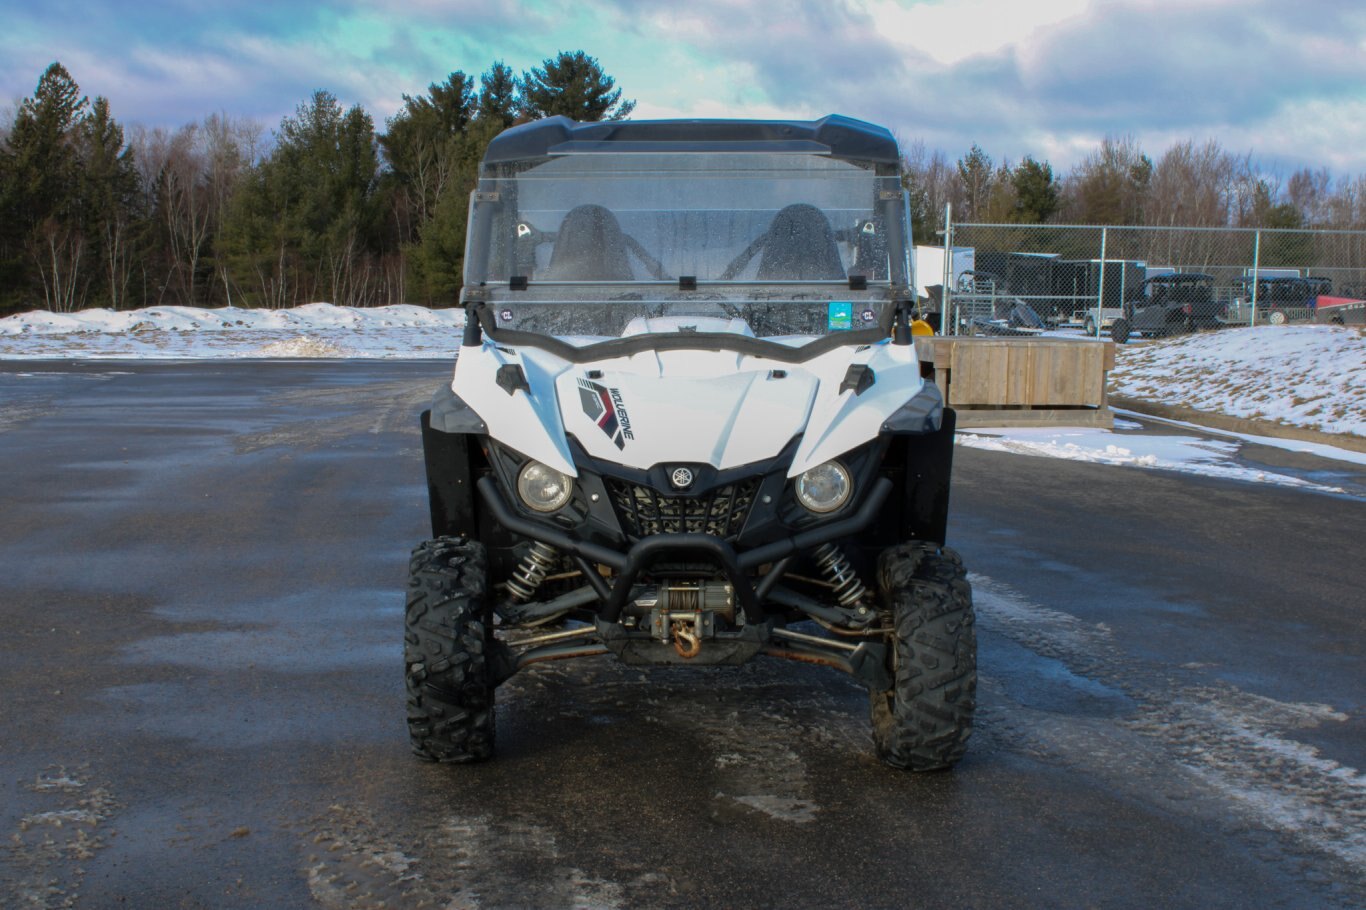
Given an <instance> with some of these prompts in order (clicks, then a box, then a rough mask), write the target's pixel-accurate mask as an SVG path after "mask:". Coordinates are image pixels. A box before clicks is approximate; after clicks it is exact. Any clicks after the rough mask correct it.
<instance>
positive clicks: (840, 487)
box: [796, 461, 854, 513]
mask: <svg viewBox="0 0 1366 910" xmlns="http://www.w3.org/2000/svg"><path fill="white" fill-rule="evenodd" d="M853 486H854V485H853V483H852V482H850V480H849V471H848V470H846V469H845V467H844V465H842V464H840V463H839V462H838V461H827V462H826V463H825V464H823V465H817V466H816V467H814V468H812V469H811V470H809V471H806V472H804V473H802V474H801V475H800V476H799V477H798V478H797V487H796V489H797V501H798V502H800V503H801V504H802V505H804V506H806V507H807V508H808V509H810V510H811V511H812V512H821V513H824V512H833V511H835V510H836V509H838V508H839V507H840V506H842V505H844V504H845V503H846V502H848V501H849V493H850V491H851V490H852V489H853Z"/></svg>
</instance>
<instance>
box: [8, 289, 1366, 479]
mask: <svg viewBox="0 0 1366 910" xmlns="http://www.w3.org/2000/svg"><path fill="white" fill-rule="evenodd" d="M463 325H464V314H463V313H462V312H461V311H459V310H453V309H452V310H429V309H426V308H424V307H416V306H388V307H377V308H374V309H354V308H350V307H337V306H332V305H331V304H326V303H314V304H309V305H308V306H303V307H298V308H297V309H292V310H245V309H238V308H233V307H227V308H222V309H215V310H204V309H193V308H189V307H153V308H149V309H144V310H133V311H129V312H117V313H116V312H113V311H110V310H84V311H81V312H79V313H71V314H57V313H45V312H33V313H23V314H20V315H17V316H9V317H6V318H4V319H0V358H3V359H63V360H65V359H82V358H110V359H125V360H127V359H133V360H148V359H161V360H167V359H173V360H178V359H205V358H244V359H245V358H270V359H300V358H395V359H400V358H401V359H413V358H416V359H438V360H446V359H450V358H453V357H454V356H455V352H456V349H457V348H458V346H459V344H460V328H461V326H463ZM1111 391H1112V392H1114V393H1115V394H1119V395H1124V396H1128V397H1131V398H1136V399H1143V400H1148V401H1155V402H1161V403H1164V404H1172V405H1184V406H1186V407H1191V408H1195V409H1197V410H1203V411H1211V412H1216V413H1222V414H1228V415H1232V416H1235V417H1255V418H1260V419H1263V420H1268V421H1273V422H1280V423H1284V424H1289V425H1293V426H1300V427H1309V428H1312V429H1317V430H1322V431H1324V432H1328V433H1343V434H1353V435H1356V436H1366V333H1363V331H1362V330H1361V329H1358V328H1350V327H1349V328H1342V327H1336V326H1266V327H1258V328H1238V329H1226V330H1223V331H1219V332H1207V333H1201V334H1198V335H1192V336H1186V337H1181V338H1175V339H1169V340H1162V341H1153V342H1145V343H1140V344H1129V345H1125V346H1123V347H1121V348H1120V349H1119V351H1118V355H1117V365H1116V369H1115V370H1114V372H1113V373H1112V374H1111ZM1138 426H1139V425H1138V424H1128V423H1126V422H1123V421H1121V422H1119V423H1117V425H1116V430H1117V432H1113V433H1112V432H1107V431H1103V430H1082V429H1071V428H1048V429H1037V430H1032V429H1018V428H1012V429H975V430H973V431H972V432H970V433H963V434H960V437H959V444H960V445H967V446H973V447H977V448H983V449H993V450H997V451H1006V452H1016V453H1020V454H1028V455H1041V456H1047V457H1053V458H1068V459H1074V460H1084V461H1092V462H1099V463H1105V464H1114V465H1124V466H1129V467H1137V468H1150V469H1161V470H1177V471H1185V472H1189V473H1196V474H1203V475H1206V476H1218V477H1230V478H1237V479H1241V480H1248V481H1254V482H1262V483H1274V484H1280V485H1285V486H1294V487H1301V488H1306V489H1315V490H1320V491H1323V492H1341V491H1340V490H1338V489H1337V488H1335V487H1332V486H1326V485H1323V484H1318V483H1314V482H1312V481H1309V480H1306V479H1302V478H1297V477H1292V476H1289V475H1285V474H1277V473H1273V472H1269V471H1264V470H1255V469H1250V468H1246V467H1242V466H1239V465H1238V464H1236V463H1235V457H1236V455H1237V453H1238V451H1239V449H1240V448H1241V446H1242V444H1243V443H1244V442H1249V441H1256V442H1261V443H1264V444H1271V445H1279V446H1282V447H1284V448H1288V449H1292V450H1294V451H1305V452H1312V453H1314V454H1319V455H1327V456H1329V457H1336V458H1340V459H1342V460H1345V461H1351V462H1354V463H1357V464H1362V463H1366V457H1363V456H1361V455H1359V454H1357V453H1353V452H1348V451H1345V450H1341V449H1333V448H1330V447H1327V446H1317V447H1316V446H1313V445H1311V444H1307V443H1291V442H1287V441H1285V440H1268V439H1262V438H1257V439H1255V440H1254V439H1252V438H1250V437H1241V438H1240V437H1238V436H1237V434H1221V436H1222V438H1221V439H1219V440H1211V439H1208V438H1202V435H1191V436H1172V435H1167V434H1163V435H1142V434H1136V433H1134V432H1131V431H1132V430H1133V429H1135V428H1137V427H1138ZM1200 432H1201V434H1204V433H1205V432H1206V431H1203V430H1201V431H1200Z"/></svg>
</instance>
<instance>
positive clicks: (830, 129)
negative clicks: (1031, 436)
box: [405, 116, 976, 770]
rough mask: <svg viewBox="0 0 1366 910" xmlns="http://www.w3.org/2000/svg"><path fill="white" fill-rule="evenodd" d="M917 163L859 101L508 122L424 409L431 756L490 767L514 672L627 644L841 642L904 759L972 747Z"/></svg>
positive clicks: (424, 627)
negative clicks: (854, 105) (447, 355)
mask: <svg viewBox="0 0 1366 910" xmlns="http://www.w3.org/2000/svg"><path fill="white" fill-rule="evenodd" d="M899 161H900V156H899V154H898V151H897V147H896V142H895V140H894V139H893V138H892V136H891V134H890V133H889V132H887V130H885V129H883V128H881V127H876V126H872V125H870V124H867V123H863V122H860V121H856V120H851V119H848V118H845V117H837V116H831V117H826V118H824V119H822V120H817V121H814V122H787V121H781V122H773V121H762V122H754V121H705V120H690V121H657V122H629V121H628V122H616V123H576V122H574V121H571V120H568V119H566V118H563V117H553V118H550V119H547V120H541V121H538V122H535V123H529V124H526V125H524V126H518V127H514V128H512V129H510V130H508V131H506V132H504V133H502V134H501V135H499V136H498V137H497V138H495V139H494V140H493V142H492V144H491V145H490V146H489V148H488V152H487V154H486V155H485V157H484V159H483V162H482V164H481V167H480V173H479V182H478V186H477V188H476V189H475V191H474V193H473V198H472V201H471V206H470V214H469V223H468V239H467V246H466V253H465V263H464V267H465V284H464V290H463V292H462V295H461V302H462V304H463V306H464V307H465V310H466V324H465V330H464V336H463V339H462V342H461V348H460V351H459V355H458V357H457V359H456V364H455V374H454V377H453V379H452V380H451V382H450V383H449V384H448V385H443V386H442V387H441V388H440V390H439V391H438V392H437V395H436V398H435V400H434V402H433V405H432V408H431V410H430V411H427V412H425V413H424V414H423V415H422V431H423V444H424V453H425V461H426V469H427V479H428V488H429V493H430V502H431V521H432V533H433V539H431V540H429V541H427V542H425V543H423V544H421V545H420V546H418V547H417V549H416V550H414V551H413V555H412V562H411V566H410V572H411V576H410V580H409V588H408V601H407V617H406V636H405V663H406V678H407V691H408V726H409V731H410V734H411V737H412V745H413V748H414V750H415V751H416V753H417V754H418V755H419V756H421V757H423V758H426V759H430V760H435V761H453V762H462V761H477V760H481V759H487V758H489V757H490V756H491V755H492V754H493V750H494V693H495V691H496V689H497V687H498V686H499V684H500V683H502V682H503V681H505V680H506V679H508V678H509V677H510V676H512V675H513V674H514V673H516V672H518V671H521V670H523V669H525V668H527V667H531V666H532V665H534V664H536V663H539V662H542V661H551V660H566V659H576V658H588V657H593V656H596V655H608V654H610V655H615V657H616V658H618V659H620V660H621V661H624V662H625V663H627V664H632V665H661V664H673V665H688V666H698V665H737V664H742V663H744V662H746V661H749V660H753V659H758V658H762V657H770V658H787V659H791V660H797V661H803V662H807V663H815V664H821V665H825V666H828V667H831V668H834V669H836V670H841V671H843V672H845V673H847V674H849V675H851V676H853V677H854V678H855V679H856V680H858V681H859V682H860V683H862V684H863V685H864V686H866V687H867V689H868V691H869V694H870V698H871V714H872V728H873V742H874V745H875V747H876V750H877V753H878V755H879V756H880V757H881V758H882V759H883V760H885V761H886V762H887V763H889V764H891V765H894V766H896V767H898V768H906V769H911V770H929V769H938V768H946V767H949V766H951V765H953V764H954V763H955V762H957V761H958V760H959V758H961V757H962V755H963V752H964V749H965V746H966V743H967V739H968V735H969V733H970V731H971V725H972V716H973V709H974V703H975V688H976V638H975V633H974V627H973V610H972V596H971V591H970V589H969V586H968V582H967V580H966V577H965V573H964V569H963V566H962V564H961V562H960V560H959V558H958V556H957V554H955V553H954V552H953V551H952V550H949V549H947V548H946V547H945V546H944V536H945V525H946V513H947V508H948V496H949V473H950V465H951V461H952V454H953V428H954V415H953V412H952V411H951V410H949V409H946V408H945V407H944V405H943V400H942V398H941V396H940V394H939V392H938V390H937V389H936V387H935V385H934V384H933V383H932V382H927V381H926V380H925V379H924V378H923V376H922V371H921V367H920V363H919V361H918V359H917V357H916V354H915V347H914V346H913V345H912V343H911V341H912V339H911V332H910V321H911V319H912V318H913V314H912V310H911V308H912V304H913V301H914V300H915V296H914V289H915V282H914V280H913V275H912V271H911V268H912V267H911V249H912V247H911V243H910V225H909V224H908V218H907V205H906V199H905V196H904V193H903V191H902V186H901V182H900V173H899Z"/></svg>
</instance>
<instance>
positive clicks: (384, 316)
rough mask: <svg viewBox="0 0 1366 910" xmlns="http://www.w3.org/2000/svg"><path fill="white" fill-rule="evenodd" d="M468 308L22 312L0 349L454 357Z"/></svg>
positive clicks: (15, 354) (3, 326)
mask: <svg viewBox="0 0 1366 910" xmlns="http://www.w3.org/2000/svg"><path fill="white" fill-rule="evenodd" d="M464 324H465V314H464V312H463V311H461V310H429V309H427V308H426V307H419V306H386V307H375V308H373V309H357V308H354V307H338V306H333V305H332V304H330V303H310V304H308V305H307V306H301V307H297V308H295V309H291V310H246V309H240V308H237V307H222V308H219V309H215V310H205V309H197V308H194V307H178V306H167V307H150V308H148V309H144V310H128V311H125V312H114V311H113V310H81V311H80V312H78V313H46V312H33V313H21V314H19V315H16V316H7V317H5V318H4V319H0V358H4V359H58V360H69V359H79V358H113V359H121V360H128V359H132V360H186V359H190V360H200V359H205V358H215V357H233V358H254V357H265V358H270V359H292V358H310V357H336V358H375V357H380V358H402V359H411V358H418V359H427V358H431V359H437V360H446V359H451V358H453V357H454V356H455V350H456V348H458V347H459V346H460V328H461V326H463V325H464Z"/></svg>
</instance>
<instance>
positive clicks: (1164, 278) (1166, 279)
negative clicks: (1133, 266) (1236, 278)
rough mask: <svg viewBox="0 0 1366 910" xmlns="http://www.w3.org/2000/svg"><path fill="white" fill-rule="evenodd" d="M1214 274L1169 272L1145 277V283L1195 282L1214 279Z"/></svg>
mask: <svg viewBox="0 0 1366 910" xmlns="http://www.w3.org/2000/svg"><path fill="white" fill-rule="evenodd" d="M1213 280H1214V276H1213V275H1206V274H1205V273H1204V272H1168V273H1167V274H1165V275H1154V276H1153V277H1151V278H1145V279H1143V283H1144V284H1194V283H1196V282H1199V281H1213Z"/></svg>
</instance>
